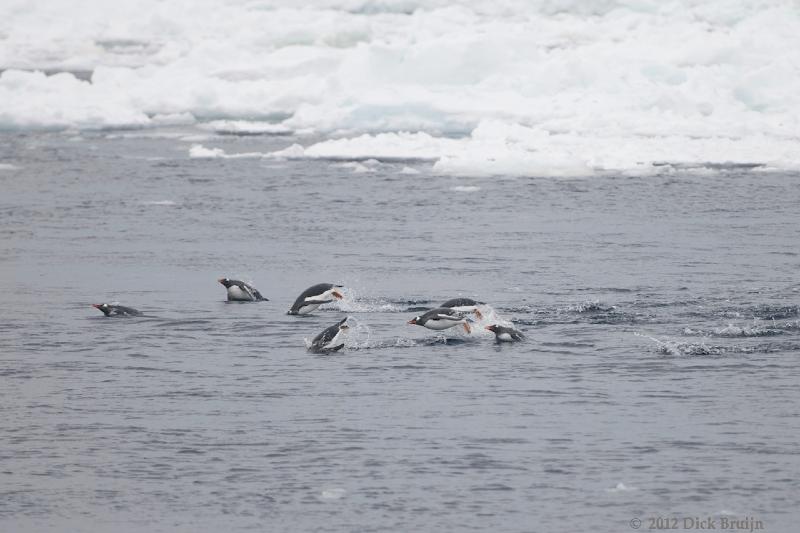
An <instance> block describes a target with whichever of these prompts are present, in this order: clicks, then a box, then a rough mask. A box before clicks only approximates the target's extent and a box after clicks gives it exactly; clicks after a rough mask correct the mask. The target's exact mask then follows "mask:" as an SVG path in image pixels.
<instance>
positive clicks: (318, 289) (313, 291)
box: [289, 283, 339, 313]
mask: <svg viewBox="0 0 800 533" xmlns="http://www.w3.org/2000/svg"><path fill="white" fill-rule="evenodd" d="M334 287H339V285H334V284H333V283H317V284H316V285H312V286H311V287H309V288H307V289H306V290H304V291H303V292H301V293H300V296H298V297H297V300H295V301H294V304H292V308H291V309H289V313H297V312H298V311H299V310H300V308H301V307H303V306H304V305H306V298H308V297H309V296H319V295H320V294H322V293H323V292H325V291H327V290H330V289H332V288H334ZM325 303H327V302H325Z"/></svg>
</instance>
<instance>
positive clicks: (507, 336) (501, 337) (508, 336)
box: [486, 324, 525, 342]
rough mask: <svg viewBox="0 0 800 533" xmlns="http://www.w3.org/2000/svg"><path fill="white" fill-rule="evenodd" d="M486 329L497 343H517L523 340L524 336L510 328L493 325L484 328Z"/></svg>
mask: <svg viewBox="0 0 800 533" xmlns="http://www.w3.org/2000/svg"><path fill="white" fill-rule="evenodd" d="M486 329H488V330H489V331H491V332H493V333H494V338H495V340H496V341H497V342H518V341H521V340H524V339H525V335H523V334H522V332H521V331H519V330H516V329H514V328H512V327H507V326H499V325H497V324H493V325H491V326H486Z"/></svg>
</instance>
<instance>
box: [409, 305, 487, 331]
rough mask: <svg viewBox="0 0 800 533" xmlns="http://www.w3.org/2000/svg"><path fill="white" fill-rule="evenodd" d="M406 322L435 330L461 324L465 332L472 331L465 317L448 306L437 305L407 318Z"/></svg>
mask: <svg viewBox="0 0 800 533" xmlns="http://www.w3.org/2000/svg"><path fill="white" fill-rule="evenodd" d="M408 323H409V324H416V325H417V326H423V327H426V328H428V329H436V330H442V329H447V328H452V327H453V326H457V325H459V324H462V325H463V326H464V331H466V332H467V333H470V332H471V331H472V329H471V328H470V327H469V323H468V321H467V318H466V317H465V316H464V315H463V314H462V313H459V312H458V311H456V310H455V309H451V308H448V307H437V308H436V309H431V310H430V311H428V312H427V313H425V314H424V315H421V316H415V317H414V318H412V319H411V320H409V321H408Z"/></svg>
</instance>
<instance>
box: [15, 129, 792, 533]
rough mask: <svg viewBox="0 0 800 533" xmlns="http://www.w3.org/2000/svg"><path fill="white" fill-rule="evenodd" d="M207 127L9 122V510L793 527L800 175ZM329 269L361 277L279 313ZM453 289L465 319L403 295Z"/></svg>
mask: <svg viewBox="0 0 800 533" xmlns="http://www.w3.org/2000/svg"><path fill="white" fill-rule="evenodd" d="M191 133H192V132H185V131H173V130H163V131H162V130H153V131H147V132H141V131H139V132H137V131H128V132H102V131H98V132H94V133H91V132H89V133H82V134H78V133H70V132H66V133H3V134H1V135H0V188H1V189H2V193H0V293H1V294H2V299H0V376H1V377H0V384H2V386H1V387H0V410H1V411H0V412H1V413H2V417H0V531H3V532H14V533H16V532H31V533H34V532H37V533H38V532H112V531H113V532H154V533H155V532H187V533H188V532H220V531H231V532H239V531H270V532H273V531H304V532H305V531H320V532H321V531H326V532H327V531H336V532H350V531H353V532H355V531H359V532H368V531H408V532H412V531H414V532H416V531H480V532H484V531H503V532H528V531H531V532H540V531H541V532H589V531H591V532H608V533H612V532H613V533H616V532H623V531H632V530H635V529H637V527H636V526H637V524H638V529H641V530H652V529H654V528H657V527H658V524H661V525H662V526H663V525H664V524H665V522H663V520H662V521H661V522H658V520H657V519H659V518H662V519H669V520H670V521H671V522H666V524H667V525H671V524H677V526H679V527H677V528H676V529H680V530H687V529H698V528H699V524H701V523H702V521H703V520H711V521H713V523H714V524H715V528H716V529H717V530H719V529H720V528H721V527H720V526H721V523H722V521H723V519H724V520H727V521H729V523H730V521H738V522H737V523H738V524H740V525H741V526H742V527H741V528H739V530H749V529H747V528H746V527H745V525H746V524H745V521H749V522H748V523H749V524H755V527H753V528H750V529H758V527H757V526H758V525H759V523H760V524H761V525H762V526H763V530H764V531H768V532H770V533H773V532H786V533H788V532H793V531H798V528H800V314H799V310H800V307H799V306H800V277H799V276H798V272H800V255H799V254H800V235H799V234H798V222H800V187H798V176H797V175H791V174H784V173H778V172H773V171H769V170H767V169H763V168H759V167H746V166H745V167H741V166H738V167H736V166H731V167H727V166H724V165H722V166H720V165H712V166H708V167H704V168H675V167H671V166H665V167H664V168H663V172H659V173H658V174H657V175H652V176H639V177H630V176H619V175H607V176H591V177H586V178H575V179H553V178H541V179H532V178H524V179H523V178H518V179H512V178H503V177H495V178H484V179H479V178H459V177H451V176H440V175H434V174H432V173H431V171H430V167H431V165H430V162H426V161H413V160H410V161H359V162H342V161H329V160H311V161H309V160H296V161H292V160H288V161H286V160H274V159H264V158H258V157H244V158H229V159H224V158H215V159H213V158H212V159H192V158H190V157H189V147H190V146H191V144H192V142H191V136H189V137H187V136H186V135H187V134H189V135H191ZM293 142H296V139H292V138H290V137H281V136H274V137H271V136H243V137H238V136H224V137H219V138H217V139H215V141H214V146H219V147H221V148H224V149H225V152H226V153H229V154H236V153H246V152H254V151H256V152H266V151H272V150H277V149H281V148H283V147H286V146H288V145H290V144H291V143H293ZM223 276H228V277H232V278H237V279H242V280H245V281H249V282H252V284H253V285H255V286H256V287H257V288H258V289H259V290H260V291H261V292H262V293H263V294H264V295H265V296H266V297H267V298H269V301H267V302H260V303H244V304H241V303H227V302H226V301H225V291H224V289H223V288H222V286H221V285H219V284H218V283H217V281H216V280H217V278H219V277H223ZM319 282H333V283H341V284H343V285H344V286H345V295H346V298H345V299H344V300H343V301H341V302H338V303H336V304H329V305H327V306H324V307H323V308H320V309H319V310H318V311H317V312H315V313H314V314H312V315H310V316H308V317H294V316H287V315H286V314H285V313H286V310H287V309H288V308H289V306H290V305H291V303H292V302H293V301H294V299H295V297H296V296H297V295H298V294H299V293H300V292H301V291H302V290H303V289H305V288H306V287H308V286H310V285H313V284H315V283H319ZM456 296H467V297H472V298H476V299H478V300H481V301H484V302H486V303H487V316H486V318H485V319H483V320H478V321H476V323H475V324H474V325H475V326H476V327H475V329H474V331H475V333H474V334H472V335H467V334H466V333H464V332H463V331H459V330H458V329H453V330H447V331H445V332H435V331H430V330H427V329H424V328H421V327H418V326H413V325H409V324H407V321H408V320H409V319H411V318H412V317H414V316H415V315H418V314H420V313H421V311H422V310H424V309H427V308H431V307H435V306H437V305H438V304H439V303H441V302H442V301H444V300H446V299H449V298H453V297H456ZM102 302H120V303H122V304H124V305H128V306H132V307H135V308H137V309H139V310H141V311H142V312H143V313H144V316H142V317H138V318H127V319H126V318H116V319H115V318H105V317H104V316H103V315H102V314H101V313H99V312H98V311H97V310H96V309H93V308H92V307H91V304H93V303H102ZM345 316H350V317H351V321H352V323H353V324H354V327H353V328H352V331H351V332H350V334H349V336H348V340H347V346H346V348H345V349H344V350H342V351H340V352H338V353H336V354H331V355H314V354H310V353H309V352H308V351H307V350H306V341H307V340H308V339H311V338H313V337H314V336H315V335H316V334H317V333H319V332H320V331H321V330H322V329H324V328H325V327H327V326H329V325H331V324H333V323H335V322H336V321H338V320H340V319H341V318H344V317H345ZM495 320H497V321H508V322H512V323H514V324H515V325H516V327H518V328H519V329H521V330H522V331H524V333H525V335H526V336H527V340H526V341H525V342H523V343H518V344H505V345H498V344H496V343H495V342H494V339H493V336H492V335H491V334H490V333H489V332H487V331H485V330H484V329H483V326H485V325H488V323H489V322H491V321H495ZM637 520H638V521H640V522H637ZM687 520H689V522H687ZM687 526H691V527H687ZM661 529H664V528H663V527H661Z"/></svg>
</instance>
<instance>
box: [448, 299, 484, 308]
mask: <svg viewBox="0 0 800 533" xmlns="http://www.w3.org/2000/svg"><path fill="white" fill-rule="evenodd" d="M482 303H483V302H478V301H475V300H473V299H472V298H453V299H452V300H447V301H446V302H445V303H443V304H442V305H441V306H440V307H470V306H473V305H480V304H482Z"/></svg>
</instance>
